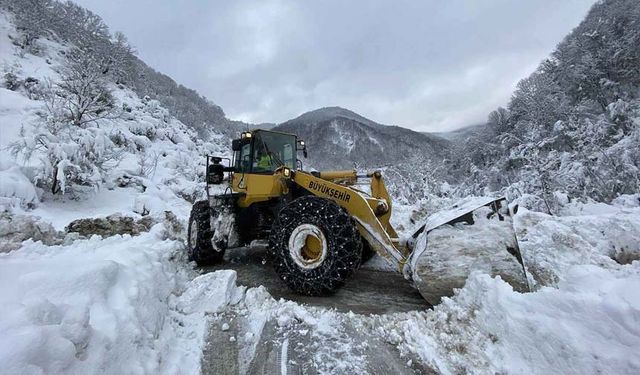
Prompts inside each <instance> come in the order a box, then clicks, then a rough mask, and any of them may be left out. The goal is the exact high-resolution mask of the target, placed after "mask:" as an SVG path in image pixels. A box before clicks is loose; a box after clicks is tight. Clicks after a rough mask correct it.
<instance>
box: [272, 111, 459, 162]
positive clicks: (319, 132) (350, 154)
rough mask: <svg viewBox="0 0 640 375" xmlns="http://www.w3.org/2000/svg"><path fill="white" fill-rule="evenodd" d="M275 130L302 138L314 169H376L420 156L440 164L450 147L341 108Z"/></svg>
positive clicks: (308, 115) (309, 115)
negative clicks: (307, 148)
mask: <svg viewBox="0 0 640 375" xmlns="http://www.w3.org/2000/svg"><path fill="white" fill-rule="evenodd" d="M274 130H280V131H284V132H290V133H295V134H297V135H298V136H299V137H300V138H302V139H304V140H305V141H306V142H307V145H308V147H309V158H310V162H311V164H312V165H313V166H314V167H315V168H317V169H349V168H354V167H355V168H360V169H369V168H377V167H384V166H389V165H395V164H398V163H402V162H404V161H406V160H409V159H414V158H415V157H420V156H424V157H426V158H429V159H431V160H434V161H440V160H443V159H444V158H445V157H446V154H447V150H448V147H449V142H448V141H446V140H444V139H442V138H439V137H436V136H433V135H429V134H423V133H418V132H415V131H413V130H410V129H406V128H402V127H399V126H387V125H382V124H378V123H376V122H374V121H372V120H369V119H367V118H365V117H363V116H360V115H359V114H357V113H354V112H352V111H350V110H348V109H344V108H340V107H327V108H320V109H317V110H315V111H310V112H307V113H304V114H302V115H300V116H298V117H296V118H294V119H292V120H289V121H287V122H284V123H282V124H279V125H278V126H277V127H275V128H274Z"/></svg>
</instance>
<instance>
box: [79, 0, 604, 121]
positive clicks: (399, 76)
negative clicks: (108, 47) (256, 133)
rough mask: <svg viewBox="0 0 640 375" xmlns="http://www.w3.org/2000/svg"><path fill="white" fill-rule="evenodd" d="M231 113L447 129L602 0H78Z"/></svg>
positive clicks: (489, 106)
mask: <svg viewBox="0 0 640 375" xmlns="http://www.w3.org/2000/svg"><path fill="white" fill-rule="evenodd" d="M75 1H76V2H77V3H79V4H81V5H83V6H86V7H87V8H89V9H90V10H92V11H94V12H96V13H97V14H99V15H100V16H102V17H103V18H104V19H105V21H106V22H107V24H109V26H110V27H111V29H112V30H114V31H115V30H120V31H123V32H124V33H125V34H126V35H127V36H128V37H129V39H130V41H131V42H132V44H134V45H135V46H136V48H137V50H138V55H139V56H140V57H141V58H142V59H143V60H145V61H146V62H147V63H148V64H150V65H151V66H153V67H154V68H156V69H157V70H159V71H162V72H163V73H166V74H168V75H170V76H171V77H173V78H174V79H176V81H178V82H180V83H182V84H184V85H186V86H188V87H192V88H194V89H196V90H198V91H199V92H200V93H202V94H204V95H205V96H207V97H208V98H210V99H211V100H212V101H214V102H215V103H217V104H219V105H220V106H222V108H223V109H224V110H225V112H226V113H227V115H228V117H230V118H232V119H240V120H245V121H249V122H255V123H259V122H282V121H285V120H288V119H290V118H292V117H295V116H297V115H299V114H301V113H303V112H306V111H308V110H312V109H316V108H318V107H323V106H333V105H339V106H342V107H346V108H349V109H352V110H354V111H355V112H358V113H360V114H362V115H364V116H365V117H369V118H371V119H372V120H375V121H378V122H381V123H386V124H394V125H402V126H406V127H410V128H413V129H416V130H425V131H441V130H447V129H455V128H457V127H461V126H465V125H469V124H475V123H479V122H481V121H484V120H485V119H486V117H487V114H488V113H489V112H490V111H491V110H493V109H495V108H496V107H497V106H499V105H505V104H506V103H507V101H508V99H509V97H510V95H511V92H512V91H513V88H514V86H515V84H516V82H517V81H518V80H519V79H521V78H523V77H525V76H527V75H528V74H529V73H530V72H532V71H533V70H534V69H535V67H536V66H537V65H538V63H539V62H540V61H541V60H542V59H543V58H544V57H546V56H547V55H548V54H549V52H551V51H552V49H553V48H554V47H555V45H556V44H557V43H558V42H559V41H560V40H561V39H562V38H563V37H564V35H566V34H567V33H568V32H569V31H570V30H571V29H572V28H573V27H575V26H577V24H578V23H579V22H580V20H581V19H582V18H583V17H584V15H585V14H586V11H587V10H588V8H589V7H590V6H591V4H592V3H593V0H567V1H558V0H526V1H524V0H523V1H507V0H492V1H459V0H454V1H398V0H396V1H337V0H331V1H293V0H291V1H284V0H239V1H204V0H202V1H168V0H162V1H152V0H144V1H131V0H127V1H125V0H112V1H108V2H105V1H101V0H75Z"/></svg>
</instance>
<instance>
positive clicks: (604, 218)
mask: <svg viewBox="0 0 640 375" xmlns="http://www.w3.org/2000/svg"><path fill="white" fill-rule="evenodd" d="M637 198H638V197H637V196H623V197H620V198H619V199H617V200H616V202H614V205H607V204H599V203H598V204H596V203H589V204H583V205H579V204H574V205H567V206H566V207H564V209H563V210H564V212H565V214H570V215H572V216H551V215H547V214H543V213H540V212H533V211H528V210H526V209H524V208H520V211H519V212H518V214H517V215H516V216H515V217H514V223H515V227H516V232H517V234H518V240H519V245H520V249H521V251H522V254H523V257H524V260H525V264H526V266H527V272H528V273H529V275H528V276H529V277H530V282H531V284H532V285H534V286H535V289H536V291H535V292H532V293H519V292H516V291H514V290H513V288H512V287H511V286H510V285H509V284H507V283H506V282H505V281H503V280H502V279H501V278H500V277H496V278H491V277H490V276H489V275H487V274H482V273H479V272H476V273H473V274H472V275H471V276H470V277H469V279H468V280H467V282H466V284H465V286H464V287H463V288H462V289H460V290H458V291H457V293H456V295H455V296H453V297H451V298H444V299H443V301H442V303H441V304H440V305H438V306H436V307H435V308H434V309H433V310H432V311H426V312H411V313H403V314H393V315H384V316H380V317H378V318H375V319H376V323H374V326H377V328H375V329H376V330H377V331H378V332H379V333H380V334H381V335H382V336H383V337H385V339H386V340H387V341H388V342H390V343H392V344H394V345H397V346H398V348H399V349H400V351H401V353H402V354H403V355H410V354H411V355H417V356H418V357H419V358H420V360H421V361H422V362H424V363H425V364H427V365H428V366H430V367H432V368H434V369H435V370H437V371H438V372H441V373H444V374H449V373H509V374H511V373H534V374H548V373H571V374H584V373H618V374H632V373H638V372H639V371H640V358H639V357H638V356H637V353H638V352H640V325H638V322H639V321H640V289H639V288H640V262H639V261H638V260H639V259H640V208H638V204H637ZM452 240H454V239H452Z"/></svg>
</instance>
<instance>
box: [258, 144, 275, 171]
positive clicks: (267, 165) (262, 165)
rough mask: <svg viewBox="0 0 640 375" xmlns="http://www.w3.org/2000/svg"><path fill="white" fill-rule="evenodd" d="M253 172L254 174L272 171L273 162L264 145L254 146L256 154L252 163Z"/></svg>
mask: <svg viewBox="0 0 640 375" xmlns="http://www.w3.org/2000/svg"><path fill="white" fill-rule="evenodd" d="M253 170H254V171H255V172H270V171H273V160H271V155H269V153H268V152H267V150H266V149H265V147H264V144H257V145H256V154H255V159H254V161H253Z"/></svg>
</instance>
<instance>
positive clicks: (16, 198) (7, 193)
mask: <svg viewBox="0 0 640 375" xmlns="http://www.w3.org/2000/svg"><path fill="white" fill-rule="evenodd" d="M13 202H16V203H18V204H19V205H34V204H35V203H37V202H38V193H37V191H36V188H35V186H33V184H32V183H31V181H29V179H28V178H27V177H26V176H25V175H24V173H22V170H21V169H20V167H18V166H17V165H15V164H13V163H9V162H7V161H4V160H0V206H9V207H10V206H14V204H13Z"/></svg>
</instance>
